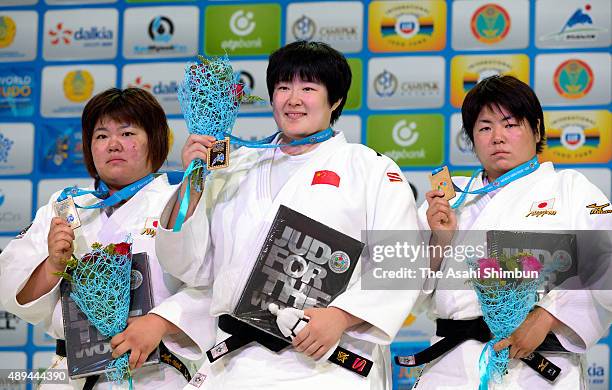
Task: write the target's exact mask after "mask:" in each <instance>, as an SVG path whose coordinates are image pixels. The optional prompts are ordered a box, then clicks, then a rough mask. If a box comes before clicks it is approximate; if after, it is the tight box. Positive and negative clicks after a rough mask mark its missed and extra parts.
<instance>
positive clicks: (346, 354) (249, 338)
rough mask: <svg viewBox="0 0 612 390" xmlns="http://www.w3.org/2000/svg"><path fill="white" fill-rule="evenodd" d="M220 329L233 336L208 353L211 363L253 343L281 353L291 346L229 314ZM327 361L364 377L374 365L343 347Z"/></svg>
mask: <svg viewBox="0 0 612 390" xmlns="http://www.w3.org/2000/svg"><path fill="white" fill-rule="evenodd" d="M219 328H221V330H222V331H224V332H225V333H228V334H230V335H231V336H230V337H228V338H227V339H225V340H223V341H222V342H220V343H219V344H217V345H215V346H214V347H212V348H211V349H210V350H208V351H207V352H206V356H207V357H208V361H209V362H211V363H213V362H215V361H216V360H219V359H221V358H222V357H223V356H225V355H227V354H228V353H230V352H232V351H235V350H237V349H239V348H242V347H244V346H245V345H247V344H248V343H251V342H253V341H255V342H257V343H259V344H261V345H263V346H264V347H266V348H267V349H269V350H271V351H274V352H279V351H281V350H283V349H284V348H286V347H288V346H289V345H291V343H290V342H289V341H287V340H282V339H280V338H278V337H276V336H272V335H271V334H269V333H266V332H264V331H263V330H261V329H257V328H255V327H254V326H251V325H249V324H247V323H245V322H242V321H240V320H237V319H236V318H234V317H232V316H230V315H228V314H223V315H221V316H220V317H219ZM327 360H328V361H329V362H331V363H334V364H337V365H339V366H341V367H344V368H346V369H347V370H349V371H352V372H354V373H356V374H358V375H361V376H363V377H367V376H368V374H369V373H370V370H371V369H372V366H373V364H374V363H373V362H372V361H371V360H369V359H366V358H364V357H362V356H359V355H357V354H356V353H353V352H351V351H348V350H346V349H344V348H342V347H337V348H336V350H335V351H334V353H333V354H332V355H331V356H330V357H329V358H328V359H327Z"/></svg>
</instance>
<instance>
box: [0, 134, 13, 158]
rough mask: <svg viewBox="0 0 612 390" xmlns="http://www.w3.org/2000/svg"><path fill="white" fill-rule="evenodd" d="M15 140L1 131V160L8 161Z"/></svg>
mask: <svg viewBox="0 0 612 390" xmlns="http://www.w3.org/2000/svg"><path fill="white" fill-rule="evenodd" d="M14 143H15V142H14V141H12V140H10V139H8V138H7V137H5V136H4V134H2V133H0V162H3V163H5V162H8V155H9V152H10V151H11V148H12V147H13V144H14Z"/></svg>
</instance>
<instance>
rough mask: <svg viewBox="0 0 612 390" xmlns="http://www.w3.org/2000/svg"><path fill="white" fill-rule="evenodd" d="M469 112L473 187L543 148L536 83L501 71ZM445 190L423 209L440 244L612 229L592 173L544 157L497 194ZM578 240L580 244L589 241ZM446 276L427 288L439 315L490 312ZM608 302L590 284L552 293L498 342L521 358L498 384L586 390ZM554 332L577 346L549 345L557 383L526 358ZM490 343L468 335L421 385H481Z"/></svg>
mask: <svg viewBox="0 0 612 390" xmlns="http://www.w3.org/2000/svg"><path fill="white" fill-rule="evenodd" d="M462 116H463V126H464V131H465V132H466V134H467V135H468V136H469V138H470V140H471V141H472V142H473V145H474V152H475V153H476V155H477V157H478V159H479V160H480V162H481V164H482V167H483V169H484V172H483V173H482V174H481V175H478V176H477V177H476V178H475V180H474V182H473V184H472V185H471V186H470V189H469V190H470V191H475V190H478V189H480V188H483V187H484V186H485V185H487V184H488V183H493V182H495V181H496V180H498V179H499V178H500V177H501V176H502V175H503V174H505V173H507V172H509V171H511V170H512V169H513V168H516V167H519V166H520V165H522V164H524V163H526V162H528V161H529V160H531V159H532V158H533V157H534V156H535V155H536V153H539V152H540V151H541V150H542V147H543V143H544V137H545V133H544V125H543V123H544V119H543V114H542V109H541V106H540V103H539V101H538V99H537V97H536V96H535V94H534V93H533V91H532V90H531V89H530V88H529V86H527V85H526V84H524V83H522V82H521V81H519V80H517V79H515V78H514V77H511V76H502V77H499V76H493V77H491V78H488V79H485V80H483V81H482V82H480V83H479V84H478V85H477V86H476V87H474V88H473V89H472V90H471V91H470V92H469V93H468V94H467V96H466V98H465V101H464V103H463V107H462ZM468 181H469V178H466V177H454V178H453V183H454V184H455V185H456V186H457V187H459V188H460V189H465V187H466V186H467V183H468ZM443 196H444V193H443V192H442V191H439V190H438V191H430V192H428V193H427V195H426V199H427V202H426V203H424V204H423V205H422V207H420V208H419V221H420V225H422V227H423V228H424V229H430V230H431V231H432V233H433V234H432V235H431V240H430V243H431V244H439V245H442V246H444V245H447V244H449V243H450V242H451V239H452V237H453V235H454V236H455V240H459V241H460V240H461V238H459V239H458V238H457V237H458V236H461V235H462V234H464V233H465V232H466V231H468V230H469V231H471V232H475V231H483V232H484V231H486V230H513V231H516V230H521V231H546V230H602V231H607V232H609V231H610V230H611V228H612V214H593V213H591V212H590V211H591V209H590V208H589V207H588V206H589V205H592V204H597V205H605V204H606V203H607V204H609V201H608V200H607V199H606V197H605V195H604V194H603V193H602V192H601V191H600V190H599V189H598V188H597V187H596V186H595V185H593V184H592V183H590V182H589V181H588V180H587V179H586V178H585V177H584V176H583V175H582V174H580V173H578V172H576V171H574V170H564V171H561V172H555V170H554V167H553V165H552V163H550V162H544V163H542V164H541V165H540V166H539V168H537V170H535V171H534V172H532V173H529V174H528V175H526V176H523V177H521V178H518V179H516V180H514V181H511V182H510V183H509V184H507V185H505V186H503V187H501V188H498V189H496V190H494V191H492V192H489V193H486V194H482V195H473V194H470V195H467V197H466V198H465V202H464V204H463V205H461V206H460V207H459V208H456V209H451V206H450V204H449V202H448V201H447V200H444V199H443ZM452 202H453V201H451V203H452ZM607 232H606V233H604V238H607V241H606V240H600V241H599V244H601V245H603V244H605V245H607V247H606V248H603V250H604V251H607V255H608V256H609V254H610V248H609V235H607ZM581 238H582V239H584V237H579V239H581ZM453 242H455V241H453ZM578 243H579V252H580V245H581V243H580V241H578ZM584 244H585V243H584V242H583V243H582V246H583V249H584ZM599 244H598V245H599ZM582 261H584V259H582ZM609 261H610V260H609V257H608V260H607V261H606V263H604V264H602V265H603V266H607V264H610V263H609ZM430 262H431V263H430V267H431V268H432V269H434V270H439V269H441V270H443V271H444V270H446V269H448V268H449V267H458V266H460V265H459V264H457V263H456V262H454V261H453V260H452V259H441V258H439V257H438V258H435V257H432V258H431V259H430ZM436 283H437V284H436ZM444 283H448V281H444V280H438V281H437V282H433V280H430V281H428V288H427V291H424V295H425V296H426V299H425V301H426V302H427V303H428V304H429V306H430V307H429V309H430V313H431V314H432V315H433V317H435V318H442V319H452V320H469V319H474V318H477V317H480V316H482V312H481V310H480V307H479V304H478V299H477V297H476V294H475V293H474V292H473V291H471V290H465V289H464V290H456V289H455V290H453V289H449V288H448V286H445V285H444ZM602 295H603V296H606V294H605V293H603V294H602ZM604 300H605V299H594V296H593V294H592V291H590V290H587V289H584V290H571V289H567V290H560V291H557V290H553V291H551V292H550V293H548V294H547V295H546V296H545V297H544V298H543V299H542V300H541V301H540V302H538V303H537V306H536V308H535V309H534V310H533V311H532V312H531V313H530V315H529V316H528V317H527V319H526V320H525V321H524V322H523V324H522V325H521V326H520V327H519V328H518V329H517V330H516V331H515V332H514V334H513V335H512V336H511V337H510V338H509V339H507V340H502V341H501V342H499V343H498V344H497V345H496V346H495V348H496V350H499V349H502V348H505V347H509V348H510V357H511V358H514V359H511V361H510V365H509V369H508V373H507V374H506V375H505V376H504V379H503V383H502V384H501V385H499V384H493V383H490V388H504V389H516V388H525V389H526V388H531V389H536V388H537V389H545V388H554V389H568V390H569V389H572V390H574V389H586V378H585V374H584V355H583V354H584V352H585V351H586V349H587V348H589V347H590V346H591V345H593V344H595V343H596V342H597V340H599V338H600V337H602V335H603V333H604V332H605V331H606V329H607V328H608V327H609V325H610V320H611V316H610V311H609V309H606V308H605V306H604V304H602V303H601V302H602V301H604ZM549 331H550V332H553V333H554V334H555V336H557V338H558V339H559V341H560V343H561V345H562V346H563V347H564V348H565V349H566V350H567V351H568V352H564V353H544V352H542V355H543V356H544V357H546V358H547V359H549V360H550V361H552V362H553V363H554V364H556V365H557V366H559V367H560V368H561V370H562V371H561V374H560V375H559V377H558V378H557V379H556V381H555V382H553V383H550V382H548V381H547V380H545V379H544V378H543V377H542V376H540V375H538V374H537V373H536V372H535V371H534V370H533V369H531V368H529V367H528V366H527V365H526V364H524V363H523V362H522V361H520V360H518V359H519V358H522V357H526V356H528V355H529V354H530V353H531V352H532V351H534V349H535V348H536V347H537V346H539V345H540V344H541V343H542V341H543V340H544V338H545V336H546V334H547V333H548V332H549ZM439 340H440V337H437V336H434V338H433V339H432V343H434V342H437V341H439ZM483 347H484V343H482V342H479V341H476V340H468V341H465V342H463V343H462V344H460V345H459V346H458V347H456V348H455V349H453V350H451V351H450V352H448V353H446V354H445V355H443V356H442V357H440V358H438V359H436V360H433V361H432V362H431V363H428V364H426V365H425V368H424V370H423V372H422V375H421V377H420V379H419V380H418V381H417V383H416V384H415V386H414V388H416V389H436V390H441V389H470V390H471V389H475V388H477V387H478V385H479V382H480V373H479V366H478V362H479V358H480V354H481V352H482V350H483Z"/></svg>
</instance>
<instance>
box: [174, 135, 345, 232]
mask: <svg viewBox="0 0 612 390" xmlns="http://www.w3.org/2000/svg"><path fill="white" fill-rule="evenodd" d="M279 133H280V131H277V132H276V133H274V134H272V135H271V136H269V137H266V138H264V139H261V140H258V141H246V140H243V139H241V138H238V137H235V136H233V135H231V134H229V133H226V132H222V133H221V134H222V135H221V137H220V139H223V138H224V137H229V139H230V142H231V143H234V144H236V145H239V146H245V147H247V148H282V147H285V146H300V145H309V144H318V143H320V142H325V141H327V140H328V139H330V138H331V137H332V136H333V135H334V131H333V130H332V128H331V127H328V128H327V129H325V130H321V131H319V132H316V133H314V134H311V135H309V136H308V137H304V138H302V139H298V140H293V141H291V142H289V143H287V144H281V143H272V141H274V139H275V138H276V137H277V136H278V134H279ZM217 138H218V139H219V137H217ZM202 166H203V165H202V162H201V161H198V160H193V161H192V162H191V163H190V164H189V167H187V169H186V170H185V173H184V174H183V181H187V185H186V187H185V194H183V198H182V199H181V205H180V207H179V211H178V214H177V216H176V221H175V222H174V228H173V229H172V230H173V231H175V232H180V231H181V228H182V227H183V223H184V222H185V217H186V215H187V209H188V208H189V194H190V190H191V180H190V179H189V177H190V175H191V174H192V173H193V172H194V171H195V170H196V169H198V168H200V167H202ZM207 173H208V171H207V170H205V171H204V174H203V176H206V175H207Z"/></svg>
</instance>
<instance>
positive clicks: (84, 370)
mask: <svg viewBox="0 0 612 390" xmlns="http://www.w3.org/2000/svg"><path fill="white" fill-rule="evenodd" d="M130 285H131V286H130V313H129V316H130V317H138V316H142V315H145V314H147V313H148V312H149V311H150V310H151V309H153V303H154V302H153V292H152V290H151V273H150V270H149V260H148V256H147V254H146V253H145V252H143V253H136V254H134V255H133V256H132V274H131V280H130ZM71 291H72V288H71V283H70V282H68V281H67V280H65V279H64V280H62V282H61V285H60V292H61V301H62V317H63V320H64V335H65V339H66V357H67V359H68V375H69V376H70V378H72V379H76V378H81V377H86V376H90V375H97V374H100V373H104V372H105V371H106V366H107V364H108V363H109V362H110V361H111V360H112V357H111V353H112V351H111V347H110V339H111V338H110V337H108V338H107V337H104V336H103V335H102V334H101V333H100V332H99V331H98V330H97V329H96V328H95V327H94V326H93V325H92V324H91V323H90V322H89V320H88V319H87V317H86V316H85V314H84V313H83V312H82V311H81V309H79V307H78V305H77V304H76V302H74V301H73V300H72V298H70V292H71ZM155 363H159V348H156V349H155V350H154V351H153V352H151V354H150V355H149V357H148V358H147V361H146V362H145V363H144V365H150V364H155Z"/></svg>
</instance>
